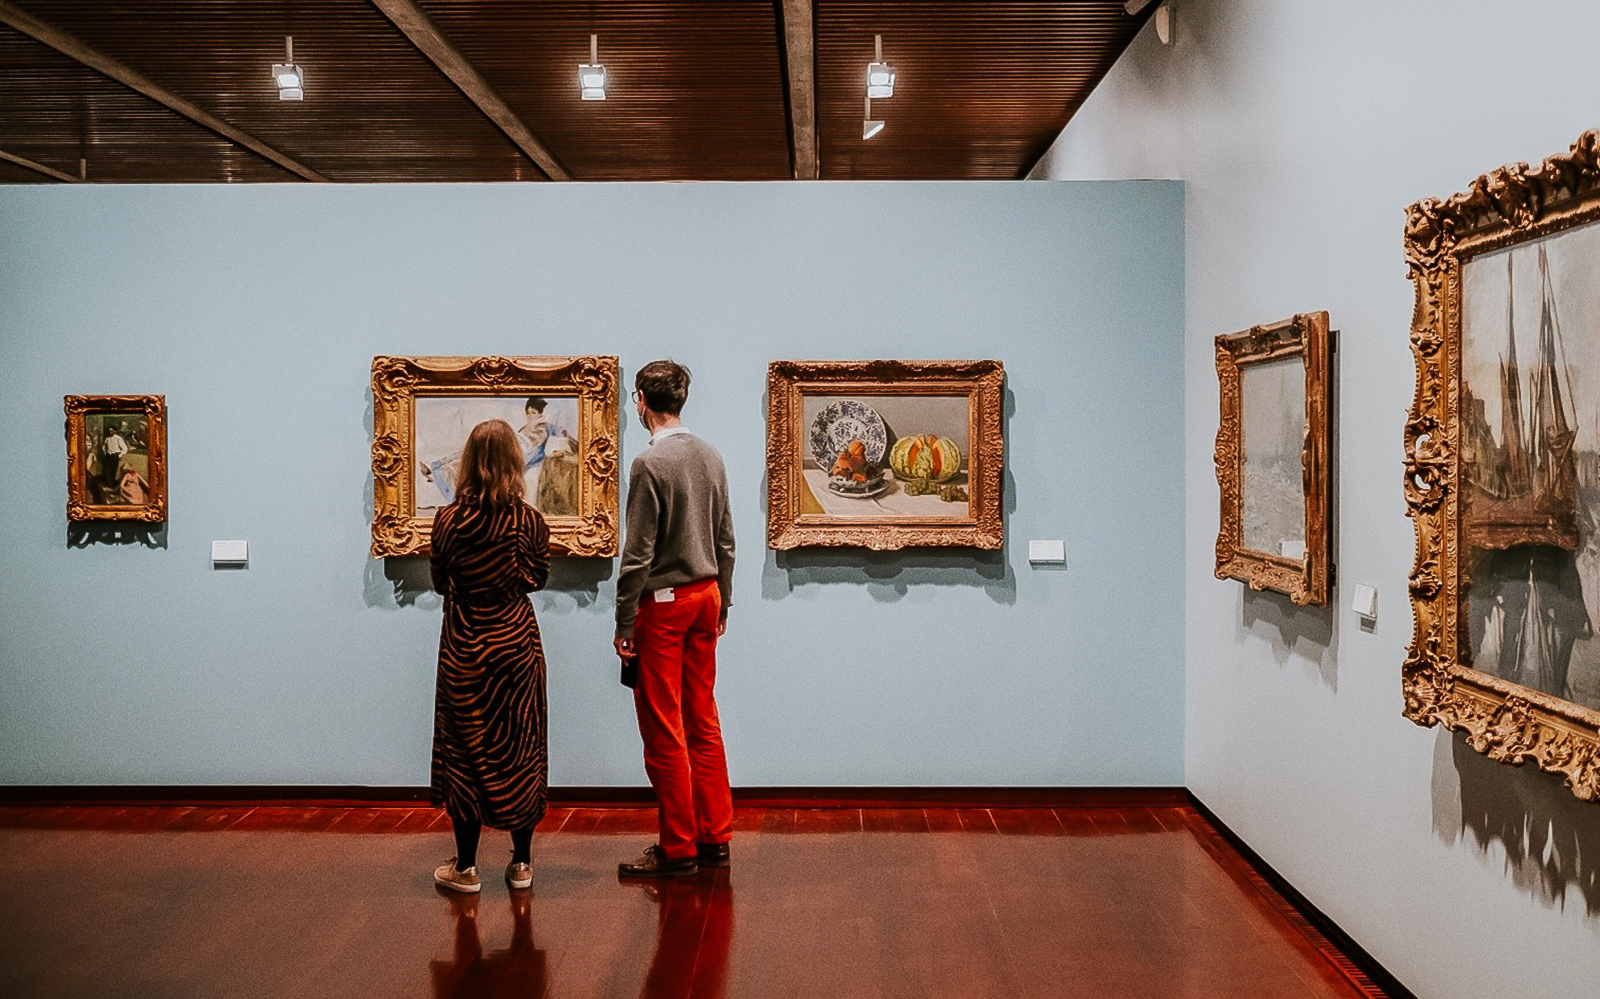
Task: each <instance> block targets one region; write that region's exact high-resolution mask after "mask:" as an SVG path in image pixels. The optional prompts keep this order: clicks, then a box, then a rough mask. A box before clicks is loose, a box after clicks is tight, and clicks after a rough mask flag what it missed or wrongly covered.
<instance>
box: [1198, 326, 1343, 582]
mask: <svg viewBox="0 0 1600 999" xmlns="http://www.w3.org/2000/svg"><path fill="white" fill-rule="evenodd" d="M1330 342H1331V340H1330V333H1329V330H1328V314H1327V313H1326V312H1303V313H1299V314H1297V315H1295V316H1292V317H1291V318H1289V319H1285V320H1283V321H1281V322H1276V323H1268V324H1265V325H1261V326H1252V327H1250V328H1249V329H1247V330H1244V331H1242V332H1239V333H1228V334H1224V335H1222V336H1219V337H1217V338H1216V341H1215V346H1216V361H1217V381H1218V398H1219V401H1220V404H1221V413H1220V422H1219V423H1218V426H1217V444H1216V453H1215V461H1216V466H1217V487H1218V491H1219V494H1220V497H1221V501H1222V507H1221V518H1220V522H1219V526H1218V529H1217V546H1216V576H1217V578H1218V579H1237V580H1240V581H1241V582H1243V583H1245V584H1246V585H1247V586H1249V587H1250V588H1251V589H1254V590H1273V591H1276V592H1279V593H1283V594H1286V595H1287V596H1288V597H1289V598H1290V599H1291V600H1293V601H1294V602H1295V603H1297V604H1302V605H1307V604H1309V605H1314V606H1323V605H1325V604H1326V603H1327V602H1328V590H1329V586H1330V577H1331V574H1332V551H1331V547H1332V539H1333V531H1332V530H1331V529H1330V519H1331V510H1332V502H1333V496H1332V489H1331V471H1332V456H1331V453H1330V452H1331V448H1332V421H1331V402H1332V392H1331V366H1330V349H1329V345H1330Z"/></svg>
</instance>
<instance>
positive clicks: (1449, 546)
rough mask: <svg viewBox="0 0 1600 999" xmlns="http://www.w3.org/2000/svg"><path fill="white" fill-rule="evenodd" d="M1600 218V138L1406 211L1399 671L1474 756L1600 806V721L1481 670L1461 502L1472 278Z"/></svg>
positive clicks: (1407, 703) (1408, 697) (1425, 717)
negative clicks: (1518, 249) (1467, 302)
mask: <svg viewBox="0 0 1600 999" xmlns="http://www.w3.org/2000/svg"><path fill="white" fill-rule="evenodd" d="M1597 221H1600V130H1590V131H1587V132H1585V133H1584V134H1583V135H1581V136H1579V138H1578V140H1577V141H1576V142H1574V143H1573V144H1572V146H1571V147H1570V148H1569V149H1568V150H1567V151H1566V152H1564V153H1558V154H1556V155H1553V156H1550V157H1548V158H1547V159H1545V160H1544V162H1543V163H1541V164H1539V165H1538V166H1534V167H1530V166H1529V165H1528V164H1527V163H1513V164H1510V165H1507V166H1503V167H1500V168H1498V169H1495V170H1491V171H1490V172H1488V173H1486V174H1483V175H1482V176H1480V177H1478V178H1477V179H1476V180H1474V181H1473V182H1472V184H1471V185H1470V186H1469V187H1468V188H1467V190H1466V191H1464V192H1461V193H1459V194H1456V195H1453V196H1451V197H1449V198H1444V199H1438V198H1425V199H1423V200H1421V201H1418V202H1417V203H1416V204H1413V205H1411V206H1410V207H1409V208H1407V209H1406V225H1405V242H1404V245H1405V259H1406V267H1407V271H1408V274H1409V276H1410V278H1411V280H1412V282H1413V284H1414V286H1415V293H1416V298H1415V306H1414V311H1413V313H1412V319H1411V350H1412V354H1413V356H1414V357H1415V360H1416V394H1415V397H1414V400H1413V403H1412V406H1411V409H1410V412H1409V414H1408V418H1407V420H1406V425H1405V430H1404V436H1403V442H1404V447H1405V461H1404V490H1405V501H1406V515H1407V516H1408V517H1410V518H1411V519H1412V521H1413V522H1414V524H1415V527H1416V552H1415V559H1414V562H1413V567H1412V571H1411V577H1410V581H1409V589H1410V595H1411V608H1412V613H1413V618H1414V624H1413V634H1412V641H1411V645H1410V647H1409V648H1408V650H1407V656H1406V660H1405V662H1404V664H1403V665H1402V667H1401V684H1402V689H1403V696H1404V707H1403V713H1404V715H1405V717H1407V718H1409V719H1410V720H1412V721H1413V722H1415V723H1417V724H1418V725H1422V726H1424V727H1429V728H1431V727H1433V726H1434V725H1443V726H1444V727H1445V728H1448V729H1454V730H1458V731H1461V732H1464V733H1465V734H1466V739H1467V742H1468V744H1469V745H1471V746H1472V748H1473V749H1475V750H1477V751H1478V752H1480V753H1483V754H1484V755H1486V756H1488V757H1489V758H1490V759H1493V760H1497V761H1500V762H1503V763H1509V764H1513V765H1517V764H1522V763H1526V762H1532V763H1534V764H1536V765H1537V766H1538V767H1539V768H1540V769H1542V770H1547V771H1550V772H1552V773H1556V774H1560V775H1561V776H1562V777H1564V778H1565V781H1566V785H1567V786H1568V787H1569V788H1571V790H1572V792H1573V794H1575V795H1576V796H1577V797H1579V798H1581V799H1583V800H1585V801H1600V711H1596V710H1594V709H1591V708H1587V707H1584V706H1583V705H1580V704H1575V703H1573V702H1570V701H1567V700H1564V699H1562V698H1560V697H1556V696H1553V695H1550V694H1547V693H1544V692H1542V691H1539V690H1535V689H1532V688H1530V687H1526V686H1523V685H1522V684H1519V683H1515V682H1512V681H1509V680H1506V679H1503V678H1501V677H1498V676H1494V675H1491V674H1489V673H1485V672H1480V671H1478V670H1476V669H1474V668H1473V667H1472V664H1471V661H1470V659H1471V650H1470V648H1468V646H1467V643H1466V635H1465V632H1464V628H1465V621H1464V616H1463V614H1462V608H1463V605H1464V603H1465V601H1466V597H1467V590H1468V587H1469V585H1470V579H1469V569H1470V565H1469V564H1468V561H1467V560H1468V557H1469V555H1470V547H1469V545H1468V543H1467V540H1466V535H1465V533H1464V530H1465V521H1466V506H1467V504H1466V503H1465V502H1464V501H1463V500H1462V493H1463V489H1462V486H1463V485H1464V484H1465V482H1466V479H1465V474H1466V470H1465V469H1464V468H1463V465H1462V445H1461V442H1462V439H1463V437H1462V433H1463V425H1462V413H1461V399H1462V390H1463V380H1462V375H1461V362H1462V347H1463V340H1462V310H1461V297H1462V287H1463V274H1464V267H1465V264H1466V262H1467V261H1468V260H1470V259H1471V258H1472V257H1474V256H1477V255H1480V254H1482V253H1485V252H1488V251H1492V250H1500V249H1506V248H1509V247H1513V246H1516V245H1518V244H1521V243H1526V242H1530V241H1532V240H1535V239H1539V238H1541V237H1544V236H1548V235H1552V234H1554V233H1558V232H1562V231H1564V230H1568V229H1571V228H1574V227H1576V226H1579V225H1586V224H1589V223H1593V222H1597Z"/></svg>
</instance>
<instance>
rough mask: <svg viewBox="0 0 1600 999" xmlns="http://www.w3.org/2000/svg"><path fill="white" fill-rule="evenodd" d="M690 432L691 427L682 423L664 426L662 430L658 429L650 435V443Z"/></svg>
mask: <svg viewBox="0 0 1600 999" xmlns="http://www.w3.org/2000/svg"><path fill="white" fill-rule="evenodd" d="M688 432H689V428H688V427H686V426H684V425H683V424H681V423H680V424H678V425H677V426H675V427H662V428H661V429H660V430H657V431H656V432H655V433H653V434H651V435H650V443H651V444H654V443H655V442H656V441H662V440H666V439H667V438H668V437H676V436H678V435H679V434H686V433H688Z"/></svg>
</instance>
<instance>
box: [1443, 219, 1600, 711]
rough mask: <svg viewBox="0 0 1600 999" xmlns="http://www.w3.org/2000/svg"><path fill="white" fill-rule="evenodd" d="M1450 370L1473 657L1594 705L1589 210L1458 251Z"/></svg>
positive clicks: (1599, 347)
mask: <svg viewBox="0 0 1600 999" xmlns="http://www.w3.org/2000/svg"><path fill="white" fill-rule="evenodd" d="M1461 377H1462V392H1461V403H1460V405H1461V428H1462V429H1461V460H1462V466H1461V467H1462V476H1463V479H1464V486H1465V488H1464V490H1463V492H1464V495H1465V498H1466V504H1465V509H1464V512H1463V522H1462V526H1463V533H1464V537H1465V540H1466V544H1467V546H1468V548H1469V550H1470V556H1469V557H1470V561H1469V566H1470V584H1469V589H1468V593H1467V608H1466V609H1467V617H1468V621H1467V632H1468V640H1469V643H1470V652H1471V657H1472V658H1471V661H1472V665H1473V667H1474V668H1476V669H1478V670H1480V671H1482V672H1485V673H1489V674H1492V675H1494V676H1498V677H1501V678H1503V679H1506V680H1510V681H1512V682H1513V683H1518V684H1521V685H1522V686H1525V687H1529V688H1531V689H1533V690H1538V691H1541V692H1543V693H1546V694H1550V695H1553V696H1555V697H1559V698H1562V699H1563V700H1567V701H1571V702H1573V703H1575V704H1581V705H1583V706H1585V707H1589V708H1594V709H1600V638H1597V636H1596V634H1595V622H1596V621H1597V620H1600V461H1597V453H1600V224H1590V225H1587V226H1583V227H1580V228H1577V229H1573V230H1571V231H1568V232H1565V233H1560V234H1557V235H1553V236H1548V237H1545V238H1543V239H1539V240H1535V241H1531V242H1528V243H1524V244H1521V245H1518V246H1515V247H1512V248H1510V249H1506V250H1501V251H1497V252H1494V253H1488V254H1483V255H1482V256H1479V257H1476V258H1474V259H1472V260H1471V261H1469V262H1468V264H1467V265H1466V267H1465V269H1464V276H1463V282H1462V360H1461Z"/></svg>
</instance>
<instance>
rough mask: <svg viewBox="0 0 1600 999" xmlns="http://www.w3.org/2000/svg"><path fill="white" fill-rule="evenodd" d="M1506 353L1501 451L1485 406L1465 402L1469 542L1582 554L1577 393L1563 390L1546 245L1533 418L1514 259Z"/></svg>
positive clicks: (1509, 277)
mask: <svg viewBox="0 0 1600 999" xmlns="http://www.w3.org/2000/svg"><path fill="white" fill-rule="evenodd" d="M1506 284H1507V295H1506V353H1505V356H1504V357H1503V358H1502V359H1501V361H1500V418H1501V428H1502V431H1503V433H1502V438H1501V441H1500V443H1499V444H1498V445H1497V444H1496V443H1495V440H1494V435H1493V431H1492V430H1490V429H1489V427H1488V425H1487V419H1486V418H1485V416H1484V413H1483V404H1482V403H1481V402H1478V401H1476V400H1474V399H1472V398H1471V396H1470V393H1469V394H1468V398H1467V399H1466V400H1465V404H1466V408H1467V414H1468V425H1469V428H1470V429H1469V430H1468V436H1469V438H1470V440H1469V441H1468V450H1469V454H1470V455H1471V459H1472V460H1471V466H1470V471H1469V474H1470V475H1471V478H1472V493H1471V501H1470V503H1469V504H1468V510H1467V539H1468V542H1469V543H1470V544H1471V545H1472V546H1473V547H1475V548H1485V549H1493V550H1504V549H1507V548H1513V547H1515V546H1517V545H1548V546H1551V547H1554V548H1559V549H1562V550H1563V551H1569V552H1570V551H1577V549H1578V477H1577V463H1576V460H1575V456H1574V454H1573V442H1574V441H1575V440H1576V438H1577V435H1578V433H1577V428H1576V426H1575V418H1574V417H1573V415H1572V414H1571V413H1570V412H1569V411H1568V406H1569V405H1570V404H1571V403H1570V398H1571V395H1572V389H1571V385H1570V383H1569V384H1568V385H1567V386H1566V392H1565V393H1563V391H1562V382H1563V381H1564V380H1565V371H1564V369H1563V367H1562V365H1561V363H1560V361H1561V360H1562V359H1563V358H1564V357H1565V354H1566V348H1565V345H1564V344H1563V343H1562V342H1561V330H1560V324H1559V319H1558V317H1557V315H1556V309H1555V292H1554V290H1553V288H1552V287H1551V284H1550V267H1549V263H1548V261H1547V260H1546V258H1545V248H1544V246H1542V245H1541V246H1540V247H1539V291H1540V296H1541V298H1542V301H1541V303H1540V307H1539V341H1538V347H1537V351H1536V355H1535V357H1534V359H1533V363H1532V365H1531V366H1530V368H1529V372H1528V379H1527V381H1528V384H1527V386H1526V387H1527V398H1528V404H1527V408H1526V411H1525V410H1524V404H1523V388H1524V385H1523V375H1522V370H1521V367H1520V366H1519V364H1518V361H1517V335H1516V319H1515V314H1514V313H1515V303H1516V291H1515V286H1514V285H1513V283H1512V273H1511V254H1507V255H1506Z"/></svg>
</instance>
